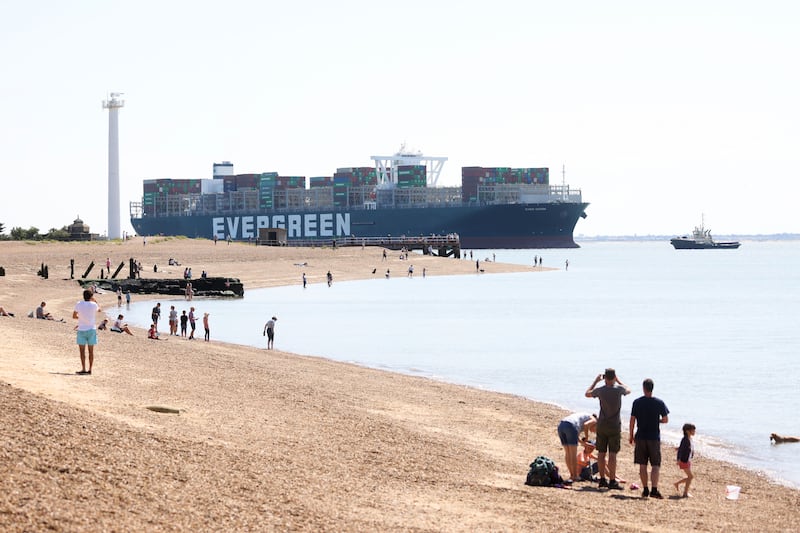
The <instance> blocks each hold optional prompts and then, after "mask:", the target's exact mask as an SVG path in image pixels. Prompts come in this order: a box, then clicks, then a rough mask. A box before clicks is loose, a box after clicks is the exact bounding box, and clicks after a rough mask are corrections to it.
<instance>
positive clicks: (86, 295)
mask: <svg viewBox="0 0 800 533" xmlns="http://www.w3.org/2000/svg"><path fill="white" fill-rule="evenodd" d="M101 311H102V309H100V306H99V305H98V304H97V302H96V301H95V299H94V294H92V291H90V290H88V289H86V290H84V291H83V301H81V302H78V303H77V304H75V309H74V310H73V311H72V318H74V319H77V320H78V334H77V342H78V352H79V353H80V356H81V369H80V370H79V371H78V372H76V374H79V375H82V376H83V375H89V374H91V373H92V366H93V365H94V347H95V345H96V344H97V326H96V325H95V321H96V320H97V318H96V317H97V313H99V312H101ZM87 346H88V347H89V369H88V370H87V369H86V347H87Z"/></svg>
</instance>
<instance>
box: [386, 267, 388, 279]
mask: <svg viewBox="0 0 800 533" xmlns="http://www.w3.org/2000/svg"><path fill="white" fill-rule="evenodd" d="M386 279H389V269H388V268H387V269H386Z"/></svg>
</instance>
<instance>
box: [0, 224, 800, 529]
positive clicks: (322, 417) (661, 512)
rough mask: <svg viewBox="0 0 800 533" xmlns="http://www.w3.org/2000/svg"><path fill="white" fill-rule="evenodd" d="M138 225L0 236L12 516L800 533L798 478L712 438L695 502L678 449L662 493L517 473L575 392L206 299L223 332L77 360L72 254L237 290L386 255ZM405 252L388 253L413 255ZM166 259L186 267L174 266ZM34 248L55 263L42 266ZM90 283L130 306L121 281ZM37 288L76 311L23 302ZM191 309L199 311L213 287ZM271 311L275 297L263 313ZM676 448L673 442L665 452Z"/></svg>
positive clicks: (461, 264)
mask: <svg viewBox="0 0 800 533" xmlns="http://www.w3.org/2000/svg"><path fill="white" fill-rule="evenodd" d="M143 242H144V241H143V240H142V239H141V238H138V239H130V240H128V241H125V242H119V241H113V242H105V241H102V242H85V243H51V242H16V241H14V242H12V241H2V242H0V266H2V267H4V268H5V272H6V274H5V276H2V277H0V306H2V307H3V308H5V309H6V310H7V311H11V312H14V313H15V315H16V316H15V317H13V318H12V317H0V338H2V342H0V401H1V402H2V405H3V407H4V408H3V409H0V418H1V419H2V420H0V441H2V446H0V471H2V472H3V474H2V476H0V530H2V531H11V532H16V531H42V530H52V531H188V530H192V531H198V530H199V531H554V530H562V529H570V528H591V529H601V528H602V529H605V530H612V531H659V532H662V531H798V530H800V526H797V525H796V524H795V523H794V522H793V520H794V518H795V517H796V516H797V509H798V508H800V491H797V490H794V489H791V488H787V487H784V486H781V485H778V484H775V483H773V482H771V481H770V480H769V479H767V478H766V477H764V476H762V475H760V474H758V473H755V472H751V471H747V470H743V469H740V468H737V467H735V466H733V465H730V464H727V463H724V462H719V461H714V460H711V459H709V458H705V457H702V456H700V457H697V456H696V457H695V459H694V463H693V469H694V472H695V475H696V478H695V481H694V483H693V486H692V494H693V497H692V498H679V497H678V495H677V493H675V492H674V490H673V488H672V483H673V482H674V481H676V480H677V479H679V478H680V477H682V476H681V475H680V472H679V470H678V468H677V467H676V466H675V465H674V464H673V463H672V461H671V460H666V461H665V464H664V465H663V467H662V473H661V478H662V482H661V487H660V488H661V492H662V493H664V495H665V496H666V498H665V499H664V500H660V501H659V500H652V499H641V498H640V491H638V490H629V489H628V488H627V486H625V488H624V490H620V491H606V490H602V491H601V490H598V489H597V486H596V484H592V483H579V484H575V485H574V486H573V487H572V488H563V489H562V488H544V487H528V486H525V485H524V481H525V475H526V473H527V470H528V465H529V463H530V462H531V461H532V460H533V459H534V457H536V456H537V455H547V456H549V457H551V458H552V459H554V460H555V461H556V463H557V464H558V465H559V466H560V467H561V468H562V470H566V467H565V464H564V456H563V451H562V448H561V446H560V444H559V440H558V437H557V434H556V427H557V425H558V421H559V420H560V419H561V418H562V417H563V416H565V415H566V414H567V413H566V412H565V411H563V410H562V409H560V408H558V407H556V406H553V405H549V404H543V403H537V402H535V401H532V400H530V399H526V398H521V397H517V396H511V395H505V394H499V393H494V392H490V391H484V390H479V389H473V388H469V387H464V386H459V385H452V384H447V383H443V382H440V381H435V380H430V379H425V378H421V377H415V376H407V375H400V374H395V373H390V372H385V371H381V370H375V369H368V368H363V367H359V366H355V365H351V364H346V363H339V362H334V361H330V360H327V359H325V358H324V354H319V355H320V356H318V357H312V356H302V355H297V354H291V353H286V352H282V351H281V350H280V337H279V336H278V339H277V340H276V348H277V349H276V350H265V349H258V348H252V347H246V346H239V345H234V344H227V343H222V342H218V341H215V340H214V335H213V333H214V321H213V318H214V317H213V316H212V317H210V318H211V331H212V339H211V342H203V340H202V334H200V335H199V337H200V338H199V339H196V340H192V341H188V340H185V339H182V338H179V337H171V338H170V337H166V335H165V334H164V335H163V336H162V338H165V339H166V340H162V341H153V340H148V339H147V338H146V331H145V330H143V329H136V328H134V330H133V333H134V335H132V336H130V335H124V334H123V335H119V334H114V333H111V332H107V331H101V332H98V335H99V344H98V346H97V347H96V356H95V364H94V369H93V372H92V375H90V376H79V375H76V374H75V371H76V370H79V369H80V362H79V358H78V350H77V347H76V346H75V334H74V331H73V328H74V326H75V322H76V321H75V320H73V319H72V318H71V316H72V309H73V307H74V305H75V303H76V302H77V301H78V300H79V299H80V298H81V292H82V290H81V288H80V286H79V285H78V283H77V281H76V280H74V279H69V273H70V271H69V265H70V260H71V259H74V261H75V277H78V276H79V275H80V274H82V273H83V272H84V270H85V269H86V267H87V266H88V265H89V263H90V262H92V261H93V262H94V263H95V264H96V265H98V266H97V267H95V268H96V269H97V268H99V266H100V265H105V262H106V258H110V260H111V263H112V265H113V267H112V271H113V269H114V268H115V267H116V265H118V264H119V263H120V262H122V261H124V262H125V263H126V265H127V261H128V259H129V258H134V259H137V260H139V261H141V263H142V264H143V266H144V273H143V277H174V278H181V277H182V274H183V268H184V267H185V266H188V267H191V268H192V269H193V272H194V273H195V275H197V274H198V273H200V272H201V271H202V270H205V271H207V272H208V273H209V275H210V276H226V277H233V278H239V279H240V280H241V281H242V282H243V284H244V287H245V291H247V290H248V289H255V288H264V287H274V286H281V285H289V284H300V283H301V275H302V273H303V272H305V273H306V275H307V277H308V281H309V283H323V282H324V280H325V275H326V273H327V272H328V271H331V273H332V274H333V277H334V279H335V280H336V281H337V282H339V281H344V280H355V279H369V278H371V276H372V274H371V273H372V271H373V269H374V268H376V267H378V268H379V269H380V268H381V267H382V263H381V254H382V249H380V248H370V247H367V248H361V247H352V248H337V249H331V248H285V247H284V248H272V247H257V246H253V245H248V244H246V243H236V242H234V243H231V244H228V243H225V242H223V241H220V242H218V243H217V244H215V243H214V242H213V241H209V240H205V239H183V238H161V237H149V238H148V239H147V241H146V245H145V244H143ZM397 256H398V253H396V252H395V253H392V252H390V253H389V257H388V266H389V267H391V268H392V270H393V271H395V269H396V271H397V272H403V271H404V270H405V268H407V262H405V261H402V262H401V261H400V259H399V258H398V257H397ZM170 257H173V258H176V259H178V260H179V261H180V263H181V265H182V266H180V267H169V266H168V258H170ZM43 263H44V264H46V265H47V266H48V270H49V279H43V278H42V277H41V276H38V275H37V271H38V270H39V268H40V266H41V264H43ZM413 263H414V266H415V268H416V269H417V270H418V271H421V270H422V269H423V268H425V269H426V272H427V275H428V276H441V275H472V276H474V275H475V264H474V262H472V261H465V260H461V261H459V260H455V259H451V258H438V257H431V256H416V255H415V256H413ZM154 264H157V265H159V271H160V272H158V273H153V269H152V266H153V265H154ZM385 264H386V263H384V265H385ZM298 265H303V266H302V269H301V268H300V267H298ZM482 267H483V268H484V270H485V273H484V274H483V275H492V274H495V273H508V272H525V273H527V274H526V275H530V276H535V275H537V272H535V271H533V269H532V268H530V267H525V266H521V265H512V264H503V263H482ZM384 268H385V266H384ZM126 271H127V269H124V270H123V272H126ZM93 273H97V271H93ZM135 297H136V295H134V298H135ZM97 300H98V303H99V304H100V305H101V306H102V307H103V308H104V310H106V311H109V310H113V309H115V308H116V307H117V301H116V295H115V294H113V293H110V292H109V293H106V294H100V295H98V296H97ZM41 301H46V302H47V309H48V310H49V311H50V312H51V313H52V314H53V315H54V316H55V317H56V318H64V319H65V322H59V321H46V320H35V319H30V318H27V316H26V315H27V314H28V312H29V311H31V310H33V309H35V307H36V306H37V305H38V304H39V303H40V302H41ZM420 305H424V303H420ZM195 306H196V307H197V308H198V310H199V311H201V315H200V316H202V299H197V300H195ZM120 312H123V313H124V307H123V310H121V311H120ZM274 312H277V311H276V310H272V309H265V310H264V317H265V320H266V319H267V318H268V315H271V314H273V313H274ZM162 317H163V315H162ZM164 321H165V320H164V319H163V318H162V322H164ZM279 326H280V324H279ZM199 328H200V329H199V332H200V333H202V326H199ZM161 329H162V331H166V326H163V327H162V328H161ZM376 349H379V347H376ZM550 356H552V357H558V354H550ZM595 366H596V364H595ZM629 385H631V386H632V388H633V389H634V391H633V395H632V396H631V397H632V398H633V397H637V396H638V395H639V389H638V387H636V386H635V384H629ZM154 408H155V409H154ZM624 422H626V421H624ZM626 429H627V428H624V430H626ZM764 438H765V439H767V438H768V435H765V436H764ZM784 446H798V450H799V451H800V444H785V445H784ZM673 455H674V453H673V450H671V449H667V447H666V445H665V447H664V457H665V458H668V459H671V458H672V457H673ZM618 459H619V461H618V462H619V465H618V474H619V475H620V476H622V477H624V478H625V479H627V480H628V484H627V485H630V484H631V482H638V467H637V466H635V465H633V461H632V459H633V449H632V446H629V445H628V444H627V442H624V443H623V447H622V451H621V452H620V454H619V456H618ZM728 485H735V486H738V487H741V493H740V496H739V498H738V499H737V500H728V499H726V498H725V494H726V486H728Z"/></svg>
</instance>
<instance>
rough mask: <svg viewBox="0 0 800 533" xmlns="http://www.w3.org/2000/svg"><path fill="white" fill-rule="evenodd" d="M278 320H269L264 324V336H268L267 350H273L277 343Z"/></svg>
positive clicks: (273, 318)
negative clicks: (276, 323)
mask: <svg viewBox="0 0 800 533" xmlns="http://www.w3.org/2000/svg"><path fill="white" fill-rule="evenodd" d="M276 320H278V319H277V318H275V317H272V318H271V319H269V320H267V323H266V324H264V335H266V336H267V350H271V349H272V348H273V347H274V341H275V321H276Z"/></svg>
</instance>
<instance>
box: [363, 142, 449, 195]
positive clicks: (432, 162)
mask: <svg viewBox="0 0 800 533" xmlns="http://www.w3.org/2000/svg"><path fill="white" fill-rule="evenodd" d="M370 159H372V160H373V161H375V170H376V171H377V174H378V186H379V187H382V188H391V187H394V186H396V185H397V181H398V178H397V176H398V170H399V167H402V166H424V167H425V172H426V176H427V183H428V185H429V186H431V187H435V186H436V184H437V183H438V181H439V175H440V174H441V173H442V167H443V166H444V163H445V161H447V158H446V157H426V156H424V155H422V152H420V151H414V150H408V149H407V148H406V145H405V144H402V145H401V146H400V150H398V152H397V153H396V154H394V155H373V156H370Z"/></svg>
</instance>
